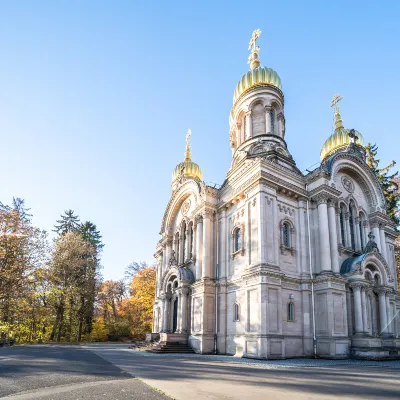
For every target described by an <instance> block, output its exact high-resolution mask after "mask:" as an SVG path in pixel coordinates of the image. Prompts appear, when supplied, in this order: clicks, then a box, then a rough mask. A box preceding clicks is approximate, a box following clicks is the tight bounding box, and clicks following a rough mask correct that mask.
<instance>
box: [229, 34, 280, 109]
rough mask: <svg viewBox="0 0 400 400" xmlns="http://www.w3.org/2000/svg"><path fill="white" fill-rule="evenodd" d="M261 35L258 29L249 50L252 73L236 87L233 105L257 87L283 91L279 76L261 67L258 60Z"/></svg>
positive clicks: (269, 69)
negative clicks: (269, 87) (248, 91)
mask: <svg viewBox="0 0 400 400" xmlns="http://www.w3.org/2000/svg"><path fill="white" fill-rule="evenodd" d="M260 35H261V31H260V30H259V29H256V30H255V31H254V32H253V34H252V36H251V39H250V43H249V48H248V49H249V50H250V56H249V61H248V63H249V64H250V71H247V72H246V73H245V74H244V75H243V76H242V78H241V79H240V81H239V82H238V84H237V85H236V89H235V92H234V93H233V104H235V103H236V100H237V99H238V98H239V97H240V95H241V94H243V93H244V92H246V91H247V90H249V89H251V88H253V87H255V86H261V85H272V86H275V87H277V88H278V89H280V90H281V89H282V85H281V78H279V75H278V74H277V73H276V72H275V71H274V70H273V69H271V68H267V67H263V66H261V62H260V60H259V58H258V54H259V53H260V47H259V46H257V39H258V38H259V37H260Z"/></svg>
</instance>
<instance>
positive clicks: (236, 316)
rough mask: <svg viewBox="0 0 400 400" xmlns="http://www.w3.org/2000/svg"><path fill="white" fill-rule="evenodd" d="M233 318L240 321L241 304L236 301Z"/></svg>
mask: <svg viewBox="0 0 400 400" xmlns="http://www.w3.org/2000/svg"><path fill="white" fill-rule="evenodd" d="M233 320H234V321H239V304H238V303H235V304H234V305H233Z"/></svg>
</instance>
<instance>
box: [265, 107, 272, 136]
mask: <svg viewBox="0 0 400 400" xmlns="http://www.w3.org/2000/svg"><path fill="white" fill-rule="evenodd" d="M264 109H265V133H266V134H267V135H270V134H271V131H272V127H271V114H270V112H271V110H272V108H271V107H269V106H265V108H264Z"/></svg>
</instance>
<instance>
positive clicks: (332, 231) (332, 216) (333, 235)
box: [320, 202, 340, 274]
mask: <svg viewBox="0 0 400 400" xmlns="http://www.w3.org/2000/svg"><path fill="white" fill-rule="evenodd" d="M328 219H329V243H330V246H331V260H332V261H331V262H332V271H333V272H334V273H335V274H338V273H339V270H340V269H339V252H338V240H337V229H336V209H335V204H334V203H333V202H329V205H328ZM323 234H324V233H323V232H320V235H321V236H322V235H323Z"/></svg>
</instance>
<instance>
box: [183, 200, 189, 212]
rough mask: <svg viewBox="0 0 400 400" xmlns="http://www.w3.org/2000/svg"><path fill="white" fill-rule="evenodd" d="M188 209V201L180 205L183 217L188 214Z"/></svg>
mask: <svg viewBox="0 0 400 400" xmlns="http://www.w3.org/2000/svg"><path fill="white" fill-rule="evenodd" d="M189 209H190V199H187V200H186V201H185V202H184V203H183V204H182V208H181V211H182V214H183V215H186V214H187V213H188V211H189Z"/></svg>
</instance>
